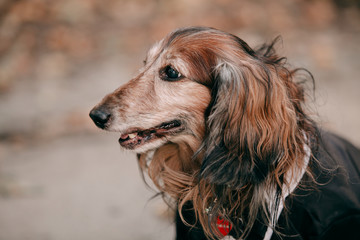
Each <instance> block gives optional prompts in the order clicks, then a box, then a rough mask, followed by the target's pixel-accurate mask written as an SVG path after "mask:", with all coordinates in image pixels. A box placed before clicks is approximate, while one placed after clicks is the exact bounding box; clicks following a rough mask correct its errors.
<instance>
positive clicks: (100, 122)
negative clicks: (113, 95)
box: [89, 107, 111, 129]
mask: <svg viewBox="0 0 360 240" xmlns="http://www.w3.org/2000/svg"><path fill="white" fill-rule="evenodd" d="M89 116H90V118H91V119H92V120H93V121H94V123H95V125H96V126H98V127H99V128H102V129H104V128H105V127H106V123H108V121H109V119H110V117H111V114H110V112H109V111H108V110H106V109H105V108H101V107H100V108H94V109H93V110H91V111H90V114H89Z"/></svg>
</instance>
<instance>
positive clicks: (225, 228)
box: [216, 216, 232, 237]
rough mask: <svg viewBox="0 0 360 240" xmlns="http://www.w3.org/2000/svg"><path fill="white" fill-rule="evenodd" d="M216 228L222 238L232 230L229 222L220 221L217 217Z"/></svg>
mask: <svg viewBox="0 0 360 240" xmlns="http://www.w3.org/2000/svg"><path fill="white" fill-rule="evenodd" d="M216 226H217V228H218V229H219V231H220V233H221V234H222V235H223V236H224V237H225V236H226V235H228V234H229V232H230V231H231V228H232V225H231V223H230V222H229V221H227V220H225V219H222V218H220V217H219V216H218V217H217V220H216Z"/></svg>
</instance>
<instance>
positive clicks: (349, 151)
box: [176, 133, 360, 240]
mask: <svg viewBox="0 0 360 240" xmlns="http://www.w3.org/2000/svg"><path fill="white" fill-rule="evenodd" d="M320 139H321V140H320V145H319V147H318V149H317V150H313V154H314V158H315V159H317V161H310V163H309V167H310V169H311V171H312V173H313V175H314V176H315V180H316V182H317V184H314V183H313V184H311V185H308V184H307V182H309V183H310V182H313V180H311V179H306V178H305V179H302V186H305V187H300V188H297V189H296V190H295V191H294V192H293V193H292V194H291V195H290V196H288V197H287V198H286V201H285V205H286V210H283V211H282V213H281V215H280V218H279V220H278V224H277V227H276V230H277V231H275V232H274V233H273V234H272V235H271V238H269V239H270V240H280V239H283V240H339V239H341V240H359V239H360V150H359V149H357V148H356V147H355V146H353V145H352V144H351V143H349V142H348V141H346V140H344V139H342V138H340V137H338V136H335V135H333V134H329V133H323V134H322V136H321V138H320ZM306 186H308V187H306ZM187 209H189V210H184V212H183V216H184V217H185V219H186V220H187V221H188V222H189V223H192V222H195V221H194V219H193V215H192V212H191V210H190V209H191V205H190V204H189V206H188V208H187ZM266 230H267V227H266V226H264V225H262V224H261V223H260V222H256V223H255V225H254V227H253V229H252V231H251V233H250V235H249V236H248V237H247V239H248V240H263V239H265V233H266ZM276 232H277V233H276ZM176 234H177V237H176V239H177V240H185V239H186V240H195V239H196V240H201V239H207V238H206V237H205V235H204V234H203V232H202V230H201V227H200V226H196V227H193V228H190V227H188V226H185V225H184V224H183V223H182V221H181V219H180V217H179V216H178V215H177V217H176ZM229 235H230V236H232V237H233V238H235V239H237V236H236V234H235V233H233V232H230V234H229ZM227 238H228V239H231V238H230V237H229V236H228V237H227Z"/></svg>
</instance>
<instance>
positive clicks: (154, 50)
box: [147, 40, 164, 59]
mask: <svg viewBox="0 0 360 240" xmlns="http://www.w3.org/2000/svg"><path fill="white" fill-rule="evenodd" d="M163 42H164V40H161V41H159V42H157V43H155V44H154V45H152V47H151V48H150V49H149V51H148V52H147V58H148V59H153V58H155V57H156V56H158V55H159V54H160V53H161V51H162V49H163Z"/></svg>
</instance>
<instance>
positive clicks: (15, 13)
mask: <svg viewBox="0 0 360 240" xmlns="http://www.w3.org/2000/svg"><path fill="white" fill-rule="evenodd" d="M359 8H360V1H359V0H312V1H311V0H277V1H266V0H207V1H206V0H196V1H195V0H154V1H152V0H101V1H100V0H77V1H73V0H57V1H51V0H0V240H82V239H86V240H95V239H96V240H98V239H104V240H112V239H132V240H136V239H150V240H151V239H160V240H161V239H172V238H173V235H174V229H173V225H172V220H171V218H170V217H169V215H171V213H169V212H167V211H166V207H165V206H164V205H163V204H162V201H161V200H150V198H151V197H152V196H153V195H154V193H155V192H154V191H151V190H149V189H147V188H146V187H145V185H144V184H143V182H142V179H141V177H140V174H139V171H138V167H137V163H136V159H135V156H134V154H131V153H127V152H124V151H121V150H120V147H119V145H118V143H117V139H118V137H119V136H118V135H117V134H116V133H106V132H103V131H100V130H98V129H96V127H95V126H94V125H93V124H92V123H91V121H90V118H89V117H88V112H89V111H90V109H91V108H92V107H93V106H94V105H95V104H96V103H97V102H98V101H100V99H101V98H102V97H103V96H104V95H105V94H107V93H109V92H110V91H112V90H114V89H115V88H117V87H118V86H120V85H121V84H123V83H125V82H126V81H128V80H129V79H130V78H131V77H132V76H134V75H135V74H136V72H137V69H138V68H139V67H141V65H142V61H143V60H144V57H145V53H146V50H147V49H148V48H149V47H150V46H151V45H152V43H154V42H156V41H158V40H160V39H161V38H162V37H164V36H165V35H166V34H167V33H168V32H169V31H171V30H173V29H174V28H177V27H182V26H191V25H201V26H211V27H215V28H219V29H222V30H225V31H228V32H231V33H233V34H236V35H238V36H239V37H240V38H242V39H243V40H245V41H246V42H247V43H248V44H249V45H250V46H252V47H256V46H258V45H260V44H261V43H263V42H265V41H266V42H269V41H271V40H272V39H273V38H275V37H276V36H278V35H281V36H282V42H281V43H280V44H279V45H278V51H279V53H280V55H284V56H287V57H288V62H289V63H290V64H291V65H292V66H294V67H305V68H307V69H308V70H310V71H311V72H312V73H313V74H314V77H315V80H316V93H315V96H316V98H315V100H312V104H311V105H312V107H311V109H312V110H313V115H314V117H315V118H316V119H317V121H318V122H319V124H320V125H321V126H323V127H324V128H327V129H330V130H332V131H334V132H337V133H338V134H340V135H342V136H344V137H345V138H347V139H349V140H351V141H352V142H353V143H355V144H356V145H357V146H360V121H359V118H360V107H359V104H360V93H359V92H360V79H359V76H360V44H359V43H360V14H359Z"/></svg>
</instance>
